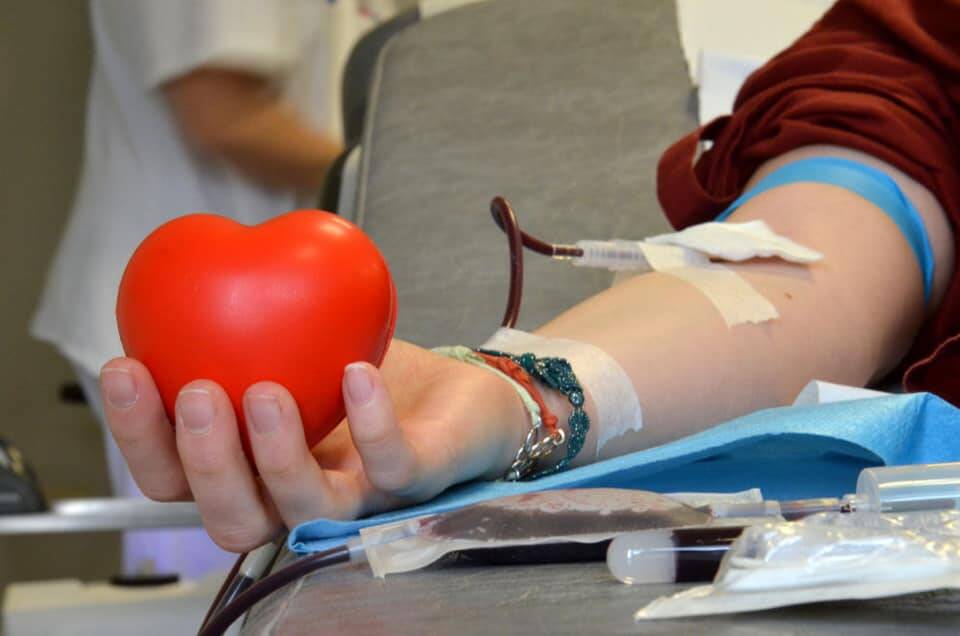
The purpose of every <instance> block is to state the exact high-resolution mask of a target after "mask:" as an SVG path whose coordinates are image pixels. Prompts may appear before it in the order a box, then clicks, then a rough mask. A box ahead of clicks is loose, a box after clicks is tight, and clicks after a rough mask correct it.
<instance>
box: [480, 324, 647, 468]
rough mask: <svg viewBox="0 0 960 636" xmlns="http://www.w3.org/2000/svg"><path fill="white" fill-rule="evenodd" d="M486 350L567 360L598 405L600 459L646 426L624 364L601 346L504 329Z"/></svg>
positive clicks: (596, 428)
mask: <svg viewBox="0 0 960 636" xmlns="http://www.w3.org/2000/svg"><path fill="white" fill-rule="evenodd" d="M483 348H484V349H495V350H497V351H504V352H507V353H513V354H521V353H533V354H535V355H537V356H551V357H558V358H566V359H567V360H568V361H569V362H570V365H571V366H572V367H573V372H574V373H576V374H577V378H578V379H579V380H580V384H581V385H582V386H583V388H584V389H586V390H587V392H588V393H589V394H590V396H591V397H592V398H593V402H594V404H595V406H596V418H595V420H596V421H594V422H593V425H592V426H591V428H592V429H594V430H595V431H596V432H597V452H596V458H597V459H599V458H601V457H602V453H603V448H604V446H606V445H607V443H608V442H610V441H611V440H613V439H616V438H618V437H620V436H621V435H623V434H625V433H627V432H631V431H639V430H640V429H641V428H642V427H643V411H642V410H641V408H640V400H639V399H638V398H637V392H636V389H634V388H633V383H632V382H631V381H630V377H629V376H628V375H627V372H626V371H624V370H623V367H621V366H620V363H618V362H617V361H616V360H614V359H613V357H612V356H611V355H610V354H608V353H607V352H606V351H604V350H602V349H600V348H599V347H595V346H593V345H591V344H587V343H585V342H578V341H576V340H567V339H563V338H545V337H543V336H538V335H535V334H532V333H527V332H525V331H520V330H519V329H510V328H508V327H501V328H500V329H498V330H497V331H496V333H494V334H493V336H491V337H490V338H489V339H488V340H487V341H486V342H485V343H483Z"/></svg>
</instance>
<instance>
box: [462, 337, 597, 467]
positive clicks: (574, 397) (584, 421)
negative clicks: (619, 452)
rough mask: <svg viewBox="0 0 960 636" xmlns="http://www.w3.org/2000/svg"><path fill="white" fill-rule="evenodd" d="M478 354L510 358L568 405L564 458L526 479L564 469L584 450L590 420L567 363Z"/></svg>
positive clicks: (531, 356)
mask: <svg viewBox="0 0 960 636" xmlns="http://www.w3.org/2000/svg"><path fill="white" fill-rule="evenodd" d="M477 351H478V352H480V353H483V354H486V355H490V356H496V357H498V358H509V359H510V360H512V361H513V362H515V363H516V364H518V365H520V367H521V368H523V370H524V371H526V372H527V373H529V374H530V376H531V377H533V378H534V379H536V380H539V381H540V382H543V383H544V384H546V385H547V386H548V387H550V388H551V389H553V390H554V391H557V392H558V393H560V394H561V395H563V396H564V397H566V398H567V399H568V400H569V401H570V405H571V406H572V407H573V412H572V413H571V414H570V419H568V420H567V424H568V425H569V426H570V434H569V435H568V436H567V454H566V456H564V458H563V459H561V460H560V461H559V462H557V464H556V466H554V467H553V468H548V469H546V470H543V471H540V472H539V473H536V474H534V475H532V476H527V477H526V478H529V479H536V478H539V477H546V476H547V475H552V474H554V473H558V472H560V471H562V470H564V469H566V468H567V467H568V466H569V465H570V462H572V461H573V460H574V458H575V457H576V456H577V454H579V453H580V451H581V450H582V449H583V444H584V442H586V440H587V432H588V431H589V430H590V417H589V416H588V415H587V412H586V411H585V410H584V409H583V401H584V398H583V387H582V386H580V381H579V380H578V379H577V376H576V374H575V373H574V372H573V367H571V366H570V363H569V362H568V361H567V360H566V359H564V358H551V357H544V358H538V357H537V356H535V355H534V354H532V353H522V354H520V355H513V354H511V353H505V352H503V351H492V350H490V349H477Z"/></svg>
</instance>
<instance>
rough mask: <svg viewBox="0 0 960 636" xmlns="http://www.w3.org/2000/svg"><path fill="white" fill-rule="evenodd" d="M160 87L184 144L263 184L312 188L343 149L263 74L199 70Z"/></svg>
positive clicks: (321, 181)
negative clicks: (275, 91) (271, 86)
mask: <svg viewBox="0 0 960 636" xmlns="http://www.w3.org/2000/svg"><path fill="white" fill-rule="evenodd" d="M162 90H163V92H164V94H165V95H166V97H167V99H168V101H169V103H170V106H171V108H172V110H173V114H174V118H175V119H176V121H177V124H178V125H179V127H180V130H181V131H182V133H183V135H184V136H185V137H186V139H187V142H188V143H190V144H191V145H192V146H193V147H194V148H196V149H197V150H198V151H199V152H201V153H204V154H206V155H209V156H213V157H217V158H220V159H223V160H225V161H226V162H228V163H229V164H231V165H233V166H234V167H235V168H237V169H238V170H239V171H240V172H242V173H243V174H245V175H246V176H247V177H248V178H249V179H251V180H253V181H255V182H257V183H260V184H262V185H264V186H267V187H270V188H287V189H295V190H298V191H302V192H316V191H318V190H319V189H320V186H321V185H322V184H323V177H324V174H325V173H326V171H327V168H329V167H330V164H331V163H333V161H334V159H336V157H337V155H339V154H340V152H341V151H342V147H341V144H340V143H339V142H337V141H335V140H334V139H332V138H331V137H329V136H327V135H325V134H323V133H322V132H321V131H318V130H316V129H314V128H313V127H311V126H310V125H309V124H308V123H307V122H306V121H304V119H303V118H302V117H301V116H300V115H299V114H298V113H297V112H296V110H295V109H294V108H293V107H292V106H291V105H290V104H288V103H286V102H285V101H284V100H282V99H280V98H279V97H277V96H276V95H275V94H273V93H272V92H271V91H270V90H269V87H268V84H267V81H266V80H265V79H264V78H262V77H259V76H256V75H250V74H247V73H240V72H236V71H230V70H224V69H217V68H201V69H198V70H195V71H193V72H191V73H188V74H187V75H184V76H182V77H179V78H177V79H174V80H171V81H170V82H167V83H166V84H164V85H163V87H162Z"/></svg>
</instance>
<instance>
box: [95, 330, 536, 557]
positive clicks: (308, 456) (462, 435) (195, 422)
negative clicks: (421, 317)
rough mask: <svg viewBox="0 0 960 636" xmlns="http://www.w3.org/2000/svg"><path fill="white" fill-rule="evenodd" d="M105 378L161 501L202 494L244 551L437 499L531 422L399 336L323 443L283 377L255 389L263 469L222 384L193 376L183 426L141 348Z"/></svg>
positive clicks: (489, 383)
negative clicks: (170, 415)
mask: <svg viewBox="0 0 960 636" xmlns="http://www.w3.org/2000/svg"><path fill="white" fill-rule="evenodd" d="M101 388H102V391H103V396H104V404H105V408H106V412H107V419H108V421H109V424H110V428H111V431H112V432H113V436H114V438H115V439H116V441H117V444H118V445H119V447H120V450H121V451H122V452H123V455H124V457H125V458H126V460H127V463H128V464H129V466H130V470H131V472H132V473H133V477H134V478H135V479H136V481H137V484H138V485H139V486H140V488H141V489H142V490H143V492H144V493H145V494H146V495H147V496H148V497H150V498H152V499H156V500H159V501H172V500H182V499H189V498H193V499H194V500H196V502H197V505H198V507H199V509H200V513H201V516H202V518H203V523H204V526H205V527H206V529H207V531H208V532H209V533H210V536H211V537H212V538H213V540H214V541H216V542H217V543H218V544H219V545H220V546H221V547H223V548H225V549H227V550H233V551H244V550H249V549H251V548H253V547H256V546H258V545H260V544H262V543H265V542H266V541H268V540H269V539H271V538H273V537H274V536H275V535H276V534H277V533H278V532H279V531H280V530H281V527H282V526H283V525H286V526H287V527H292V526H294V525H296V524H298V523H301V522H303V521H307V520H310V519H315V518H318V517H332V518H353V517H357V516H360V515H365V514H369V513H373V512H376V511H380V510H385V509H388V508H392V507H396V506H400V505H403V504H406V503H412V502H416V501H422V500H426V499H428V498H430V497H432V496H434V495H436V494H437V493H439V492H441V491H443V490H444V489H445V488H448V487H449V486H451V485H453V484H455V483H458V482H461V481H466V480H469V479H474V478H496V477H499V476H501V475H502V474H504V472H505V471H506V470H507V468H508V466H509V464H510V462H511V460H512V458H513V454H514V453H515V452H516V449H517V448H518V447H519V446H520V444H521V443H522V441H523V436H524V434H525V432H526V428H527V427H528V426H529V420H528V419H527V415H526V411H525V410H524V408H523V405H522V403H521V402H520V400H519V398H518V397H517V395H516V393H515V392H514V390H513V389H512V388H511V387H510V385H508V384H507V383H506V382H504V381H503V380H502V379H500V378H498V377H496V376H495V375H493V374H492V373H489V372H487V371H485V370H483V369H479V368H477V367H473V366H470V365H467V364H464V363H462V362H457V361H454V360H450V359H447V358H443V357H441V356H438V355H436V354H434V353H431V352H429V351H426V350H425V349H421V348H419V347H415V346H413V345H410V344H408V343H405V342H401V341H394V343H393V344H392V346H391V348H390V353H389V354H388V355H387V358H386V360H385V361H384V363H383V366H382V369H381V370H379V371H378V370H377V369H376V368H375V367H373V366H372V365H369V364H365V363H358V364H354V365H350V366H348V367H347V369H346V372H345V375H344V382H343V394H344V399H345V401H346V407H347V420H345V421H344V422H342V423H341V424H340V426H339V427H337V428H336V429H335V430H334V431H333V432H332V433H331V434H330V435H329V436H328V437H327V438H326V439H324V440H323V441H322V442H321V443H320V444H318V445H317V446H316V447H314V448H313V449H309V448H307V446H306V443H305V441H304V436H303V429H302V428H301V424H300V416H299V413H298V410H297V406H296V404H295V402H294V400H293V398H292V397H291V395H290V394H289V393H288V392H287V391H286V390H285V389H284V388H283V387H282V386H279V385H277V384H272V383H266V382H263V383H259V384H255V385H253V386H251V387H250V388H249V389H248V390H247V392H246V394H245V396H244V410H245V414H246V421H247V425H248V427H249V429H250V442H251V446H252V448H253V455H254V459H255V462H256V468H257V471H258V472H259V478H258V477H256V476H255V474H254V471H253V470H252V469H251V467H250V465H249V463H248V461H247V459H246V457H245V455H244V453H243V451H242V449H241V445H240V436H239V434H238V430H237V420H236V415H235V413H234V411H233V408H232V407H231V404H230V401H229V399H228V398H227V396H226V394H225V393H224V391H223V389H222V388H221V387H220V386H218V385H217V384H216V383H214V382H211V381H209V380H196V381H195V382H191V383H190V384H188V385H186V386H185V387H184V388H183V390H182V391H181V392H180V395H179V397H178V399H177V405H176V425H175V426H171V425H170V423H169V420H168V419H167V416H166V414H165V413H164V409H163V405H162V403H161V400H160V395H159V393H158V391H157V388H156V386H155V384H154V382H153V379H152V378H151V377H150V374H149V372H148V371H147V370H146V368H145V367H144V366H143V365H141V364H140V363H139V362H137V361H136V360H133V359H130V358H119V359H116V360H113V361H111V362H109V363H108V364H107V365H106V366H105V367H104V368H103V371H102V373H101Z"/></svg>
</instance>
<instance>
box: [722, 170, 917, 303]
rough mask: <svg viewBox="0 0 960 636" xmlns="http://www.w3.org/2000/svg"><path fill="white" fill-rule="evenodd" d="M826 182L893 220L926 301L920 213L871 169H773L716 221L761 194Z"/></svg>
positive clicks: (881, 174) (897, 188) (882, 175)
mask: <svg viewBox="0 0 960 636" xmlns="http://www.w3.org/2000/svg"><path fill="white" fill-rule="evenodd" d="M803 182H806V183H826V184H829V185H835V186H839V187H841V188H844V189H846V190H849V191H851V192H853V193H854V194H858V195H860V196H861V197H863V198H864V199H866V200H867V201H869V202H870V203H872V204H874V205H875V206H877V207H878V208H880V209H881V210H883V211H884V212H886V213H887V215H888V216H889V217H890V218H891V219H893V222H894V223H896V224H897V227H899V228H900V231H901V232H902V233H903V236H904V237H905V238H906V239H907V242H908V243H909V244H910V247H911V249H913V253H914V255H915V256H916V257H917V261H918V262H919V263H920V270H921V271H922V272H923V298H924V301H925V302H929V300H930V294H931V291H932V289H933V249H932V248H931V247H930V237H929V236H928V235H927V228H926V227H925V226H924V225H923V219H922V218H920V213H919V212H917V209H916V208H915V207H914V206H913V203H911V202H910V199H908V198H907V196H906V195H905V194H904V193H903V191H902V190H901V189H900V186H898V185H897V183H896V181H894V180H893V179H892V178H891V177H890V176H889V175H887V174H886V173H884V172H882V171H880V170H877V169H876V168H873V167H871V166H867V165H865V164H862V163H859V162H857V161H851V160H849V159H840V158H838V157H813V158H810V159H801V160H799V161H795V162H793V163H789V164H787V165H785V166H783V167H782V168H778V169H777V170H774V171H773V172H771V173H770V174H768V175H767V176H765V177H764V178H763V179H761V180H760V182H759V183H757V184H756V185H755V186H753V187H752V188H751V189H750V190H748V191H746V192H744V193H743V194H741V195H740V197H739V198H738V199H737V200H736V201H734V202H733V203H731V204H730V207H728V208H727V209H726V210H724V211H723V213H722V214H720V216H718V217H717V221H723V220H725V219H726V218H727V217H728V216H730V215H731V214H732V213H733V212H734V210H736V209H737V208H739V207H740V206H741V205H743V204H744V203H746V202H747V201H749V200H750V199H752V198H753V197H755V196H757V195H758V194H760V193H762V192H766V191H767V190H771V189H773V188H776V187H778V186H782V185H787V184H790V183H803Z"/></svg>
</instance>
